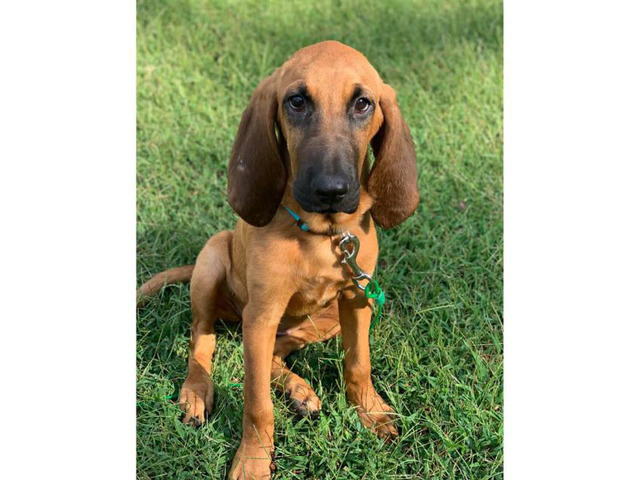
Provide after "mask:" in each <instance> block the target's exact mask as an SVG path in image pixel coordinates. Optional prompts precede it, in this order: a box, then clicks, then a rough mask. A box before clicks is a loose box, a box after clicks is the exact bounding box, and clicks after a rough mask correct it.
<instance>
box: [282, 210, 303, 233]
mask: <svg viewBox="0 0 640 480" xmlns="http://www.w3.org/2000/svg"><path fill="white" fill-rule="evenodd" d="M283 207H284V208H285V210H286V211H287V212H289V215H291V216H292V217H293V219H294V220H295V221H296V225H298V226H299V227H300V229H301V230H303V231H305V232H308V231H309V227H308V226H307V224H306V223H304V222H303V221H302V219H301V218H300V215H298V214H297V213H296V212H294V211H293V210H291V209H290V208H289V207H286V206H284V205H283Z"/></svg>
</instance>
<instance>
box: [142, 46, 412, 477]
mask: <svg viewBox="0 0 640 480" xmlns="http://www.w3.org/2000/svg"><path fill="white" fill-rule="evenodd" d="M369 146H371V150H372V152H373V156H374V157H375V162H374V164H373V168H371V169H370V168H369V165H368V162H367V152H368V148H369ZM227 193H228V200H229V203H230V205H231V207H232V208H233V209H234V210H235V211H236V213H237V214H238V215H239V216H240V218H241V219H240V220H239V221H238V223H237V225H236V228H235V230H233V231H224V232H220V233H218V234H216V235H214V236H213V237H212V238H211V239H210V240H209V241H208V242H207V244H206V245H205V246H204V248H203V249H202V251H201V252H200V254H199V255H198V258H197V261H196V264H195V266H187V267H179V268H176V269H172V270H168V271H166V272H163V273H161V274H159V275H156V276H155V277H154V278H152V279H151V280H150V281H149V282H147V283H146V284H144V285H143V286H142V287H141V289H140V290H139V298H141V299H144V297H145V296H147V295H149V294H152V293H153V292H155V291H157V290H158V289H159V288H161V287H162V285H164V284H165V283H171V282H179V281H189V280H191V308H192V313H193V324H192V327H191V341H190V344H189V347H190V354H189V370H188V375H187V378H186V380H185V382H184V385H183V387H182V390H181V393H180V399H179V402H180V404H181V406H182V408H183V410H184V412H185V416H184V422H185V423H192V424H195V425H199V424H200V423H201V422H203V421H204V420H205V413H206V412H208V411H211V409H212V407H213V383H212V380H211V360H212V355H213V352H214V349H215V343H216V340H215V331H214V323H215V321H216V319H218V318H222V319H224V320H227V321H241V322H242V332H243V342H244V363H245V379H244V416H243V433H242V441H241V442H240V446H239V448H238V450H237V453H236V455H235V458H234V461H233V464H232V467H231V471H230V473H229V478H230V479H239V478H268V477H269V476H270V474H271V471H272V468H273V463H272V452H273V431H274V418H273V405H272V402H271V399H270V385H271V384H273V385H274V386H275V387H276V388H278V389H280V390H282V391H284V392H285V393H286V394H287V395H288V396H289V397H290V398H291V402H292V405H293V408H294V409H295V410H296V411H297V413H299V414H301V415H312V414H314V413H316V412H318V411H319V409H320V408H321V401H320V399H319V398H318V396H317V395H316V393H315V392H314V391H313V389H312V388H311V386H310V385H309V384H308V383H307V382H306V381H305V380H304V379H302V378H301V377H299V376H298V375H296V374H295V373H293V372H292V371H290V370H289V369H288V368H287V366H286V364H285V361H284V360H285V358H286V357H287V355H288V354H289V353H290V352H291V351H293V350H297V349H300V348H302V347H304V346H305V345H306V344H308V343H311V342H319V341H323V340H327V339H329V338H331V337H333V336H335V335H337V334H339V333H342V343H343V347H344V351H345V363H344V379H345V382H346V392H347V396H348V399H349V401H350V402H351V403H352V404H353V405H354V406H355V407H356V408H357V411H358V415H359V417H360V419H361V421H362V423H363V424H364V425H365V426H366V427H368V428H370V429H372V430H373V431H374V432H375V433H376V434H378V435H379V436H383V437H391V436H395V435H397V432H396V429H395V427H394V422H393V414H394V412H393V410H392V409H391V407H390V406H388V405H387V404H386V403H385V402H384V400H383V399H382V398H381V397H380V396H379V395H378V393H377V392H376V390H375V389H374V387H373V383H372V381H371V363H370V359H369V325H370V322H371V314H372V304H371V301H370V300H369V299H368V298H367V297H366V296H365V295H364V293H363V292H362V290H361V288H359V287H358V285H356V284H355V283H354V281H353V277H354V275H355V272H354V271H353V269H352V268H349V267H348V266H347V265H345V264H344V263H343V262H342V260H343V259H344V257H345V255H348V254H349V253H352V254H353V245H352V246H351V249H349V248H348V249H347V250H346V251H345V250H344V249H343V248H341V246H340V243H341V241H343V239H344V238H345V233H346V232H349V234H351V235H355V236H356V237H357V238H358V239H359V250H358V251H357V264H358V265H359V267H360V268H361V269H362V271H364V272H366V273H368V274H372V273H373V271H374V269H375V266H376V261H377V257H378V242H377V237H376V229H375V225H374V224H377V225H378V226H380V227H382V228H389V227H393V226H395V225H398V224H399V223H401V222H403V221H404V220H406V219H407V218H408V217H409V216H410V215H411V214H412V213H413V212H414V210H415V209H416V207H417V205H418V186H417V166H416V156H415V151H414V147H413V142H412V140H411V136H410V133H409V129H408V127H407V125H406V123H405V121H404V119H403V118H402V114H401V113H400V109H399V108H398V104H397V102H396V96H395V93H394V91H393V89H392V88H391V87H390V86H388V85H386V84H385V83H383V81H382V80H381V79H380V76H379V75H378V73H377V72H376V70H375V69H374V68H373V67H372V66H371V65H370V64H369V62H368V61H367V59H366V58H365V57H364V55H362V54H361V53H359V52H357V51H356V50H354V49H352V48H350V47H348V46H346V45H343V44H340V43H338V42H334V41H328V42H322V43H318V44H315V45H311V46H309V47H306V48H303V49H301V50H299V51H298V52H296V53H295V54H294V55H293V56H292V57H291V58H290V59H289V60H287V61H286V62H285V63H284V64H283V65H282V66H281V67H279V68H278V69H276V70H275V71H274V72H273V73H272V74H271V75H270V76H268V77H267V78H265V79H264V80H263V81H262V82H261V83H260V84H259V85H258V87H257V88H256V90H255V92H254V93H253V96H252V97H251V101H250V103H249V106H248V107H247V109H246V110H245V112H244V113H243V115H242V120H241V122H240V126H239V128H238V132H237V134H236V138H235V143H234V145H233V150H232V152H231V160H230V163H229V169H228V192H227ZM363 283H365V284H366V281H363ZM360 284H361V285H362V282H361V283H360Z"/></svg>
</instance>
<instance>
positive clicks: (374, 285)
mask: <svg viewBox="0 0 640 480" xmlns="http://www.w3.org/2000/svg"><path fill="white" fill-rule="evenodd" d="M283 207H284V208H285V210H286V211H287V212H289V215H291V217H293V219H294V220H295V221H296V225H297V226H298V227H300V229H301V230H302V231H304V232H310V233H311V231H310V230H309V226H308V225H307V224H306V223H304V222H303V221H302V218H300V215H298V214H296V213H295V212H294V211H293V210H291V209H290V208H289V207H285V206H284V205H283ZM340 250H341V251H342V254H343V257H342V260H341V261H340V263H342V264H343V265H345V266H347V267H349V268H350V269H351V272H352V275H351V281H352V282H353V284H354V285H355V286H356V287H358V288H359V289H360V290H362V291H363V292H364V296H365V297H367V298H369V299H371V300H373V303H374V305H375V306H376V309H375V315H374V317H373V320H372V321H371V325H370V326H369V332H371V331H372V330H373V327H375V326H376V324H377V323H378V320H380V314H381V313H382V307H383V305H384V302H385V300H386V299H385V296H384V292H383V291H382V288H380V284H379V283H378V281H377V280H376V279H375V278H373V277H372V276H371V275H369V274H368V273H366V272H364V271H363V270H362V269H361V268H360V266H359V265H358V262H357V257H358V251H359V250H360V240H359V239H358V237H357V236H356V235H353V234H351V233H349V232H345V233H343V234H342V238H341V239H340ZM361 280H366V281H367V284H366V285H362V283H360V281H361Z"/></svg>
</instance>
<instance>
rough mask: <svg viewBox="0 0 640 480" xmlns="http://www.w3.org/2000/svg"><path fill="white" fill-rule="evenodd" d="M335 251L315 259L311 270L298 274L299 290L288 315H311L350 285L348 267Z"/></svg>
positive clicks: (292, 300) (290, 303) (293, 298)
mask: <svg viewBox="0 0 640 480" xmlns="http://www.w3.org/2000/svg"><path fill="white" fill-rule="evenodd" d="M340 259H341V258H340V256H339V255H338V254H337V252H336V251H333V252H331V253H330V255H328V256H322V257H320V258H314V259H313V260H314V261H313V262H310V263H309V265H310V267H311V268H309V269H305V270H304V271H300V272H299V273H298V279H297V280H298V281H297V282H296V283H297V284H298V289H297V291H296V293H295V294H294V295H293V296H292V297H291V300H290V301H289V305H288V306H287V310H286V314H287V315H293V316H298V315H311V314H313V313H315V312H316V311H318V310H319V309H322V308H325V307H326V306H328V305H329V303H331V302H332V301H333V300H335V299H336V298H337V297H338V294H339V293H340V291H341V290H342V289H344V288H345V287H347V286H348V285H349V284H350V278H351V277H350V275H349V272H348V271H347V270H348V269H347V267H346V266H345V265H343V264H342V263H340Z"/></svg>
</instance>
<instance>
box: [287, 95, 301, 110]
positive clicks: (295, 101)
mask: <svg viewBox="0 0 640 480" xmlns="http://www.w3.org/2000/svg"><path fill="white" fill-rule="evenodd" d="M289 105H291V108H292V109H294V110H295V111H296V112H302V111H304V105H305V101H304V97H303V96H302V95H294V96H293V97H291V98H290V99H289Z"/></svg>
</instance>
